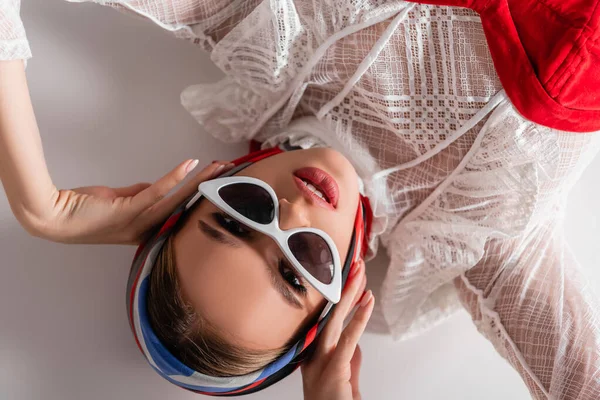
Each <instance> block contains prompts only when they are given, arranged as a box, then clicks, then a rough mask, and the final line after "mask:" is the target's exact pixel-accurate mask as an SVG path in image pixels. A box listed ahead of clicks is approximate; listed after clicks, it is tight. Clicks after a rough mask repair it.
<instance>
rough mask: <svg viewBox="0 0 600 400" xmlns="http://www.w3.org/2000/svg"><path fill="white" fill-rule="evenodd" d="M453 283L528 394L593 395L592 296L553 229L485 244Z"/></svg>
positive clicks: (596, 325)
mask: <svg viewBox="0 0 600 400" xmlns="http://www.w3.org/2000/svg"><path fill="white" fill-rule="evenodd" d="M456 285H457V288H458V290H459V296H460V298H461V300H462V302H463V304H464V305H465V306H466V308H467V310H468V311H469V312H470V313H471V315H472V317H473V320H474V321H475V322H476V324H477V327H478V329H479V331H480V332H482V333H483V334H484V335H485V336H487V337H488V339H490V340H491V341H492V343H493V344H494V346H495V347H496V349H497V350H498V351H499V352H500V354H501V355H502V356H504V357H505V358H506V359H507V360H508V361H509V362H510V363H511V364H512V365H513V367H514V368H515V369H516V370H517V371H518V372H519V374H521V376H522V377H523V380H524V382H525V384H526V385H527V386H528V388H529V390H530V391H531V395H532V397H534V398H536V399H546V398H552V399H573V400H575V399H581V400H583V399H592V398H593V399H597V398H599V396H600V381H598V378H597V377H598V371H600V349H599V348H598V342H599V341H600V320H599V319H598V307H597V305H598V302H597V299H596V298H595V297H594V296H593V294H592V293H591V292H590V291H589V287H588V284H587V281H586V279H585V277H583V276H582V273H581V271H580V268H579V265H578V264H577V262H576V260H575V259H574V258H573V257H572V255H571V253H570V252H569V251H568V249H567V247H566V244H565V243H564V242H563V240H562V237H561V235H560V233H558V232H553V230H552V229H551V228H550V227H548V228H547V229H544V228H540V229H539V232H538V234H536V235H530V237H529V238H527V239H526V240H524V241H523V242H519V241H515V242H513V245H512V246H508V247H505V246H501V245H500V244H499V243H495V244H490V245H489V246H488V248H487V255H486V257H485V259H484V260H483V261H482V262H481V263H479V264H478V265H477V266H476V267H474V268H473V269H471V270H469V271H467V272H466V273H465V274H464V276H463V277H461V278H458V279H457V281H456Z"/></svg>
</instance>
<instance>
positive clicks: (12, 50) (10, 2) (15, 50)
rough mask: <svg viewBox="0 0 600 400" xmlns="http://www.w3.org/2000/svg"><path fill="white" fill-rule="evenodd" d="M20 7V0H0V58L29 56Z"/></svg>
mask: <svg viewBox="0 0 600 400" xmlns="http://www.w3.org/2000/svg"><path fill="white" fill-rule="evenodd" d="M20 8H21V0H0V60H27V59H28V58H31V50H30V49H29V43H28V42H27V37H26V36H25V28H24V27H23V22H22V21H21V17H20V16H19V10H20Z"/></svg>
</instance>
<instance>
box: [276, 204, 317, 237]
mask: <svg viewBox="0 0 600 400" xmlns="http://www.w3.org/2000/svg"><path fill="white" fill-rule="evenodd" d="M309 227H310V219H309V218H308V213H307V210H306V207H305V206H303V205H302V203H290V202H289V201H287V200H286V199H279V228H280V229H281V230H283V231H285V230H288V229H293V228H309Z"/></svg>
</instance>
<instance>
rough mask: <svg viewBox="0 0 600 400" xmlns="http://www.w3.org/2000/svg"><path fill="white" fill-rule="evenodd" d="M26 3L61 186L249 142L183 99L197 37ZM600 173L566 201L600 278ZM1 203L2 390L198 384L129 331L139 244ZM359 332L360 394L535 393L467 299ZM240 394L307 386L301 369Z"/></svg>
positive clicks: (139, 174)
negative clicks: (217, 133)
mask: <svg viewBox="0 0 600 400" xmlns="http://www.w3.org/2000/svg"><path fill="white" fill-rule="evenodd" d="M23 3H24V4H23V8H22V15H23V19H24V21H25V24H26V28H27V29H28V36H29V39H30V42H31V45H32V49H33V53H34V58H33V59H32V60H30V63H29V66H28V70H27V72H28V77H29V83H30V87H31V92H32V97H33V102H34V106H35V109H36V113H37V117H38V122H39V125H40V128H41V131H42V137H43V142H44V148H45V151H46V158H47V162H48V165H49V168H50V171H51V174H52V176H53V178H54V180H55V183H56V184H57V186H59V187H61V188H68V187H77V186H87V185H92V184H104V185H110V186H120V185H129V184H132V183H135V182H139V181H153V180H155V179H157V178H159V177H160V176H162V175H163V174H164V173H166V172H167V171H169V170H170V169H171V168H173V167H174V166H175V165H177V164H178V163H179V162H181V161H183V160H185V159H187V158H192V157H194V158H199V159H200V160H201V162H202V163H208V162H210V161H211V160H214V159H228V158H233V157H234V156H238V155H241V154H242V153H243V152H244V151H245V149H246V146H242V145H238V146H231V145H224V144H221V143H219V142H217V141H216V140H214V139H212V138H211V137H210V136H209V135H208V134H206V133H205V132H203V131H202V130H201V128H200V127H199V126H198V125H197V124H196V123H195V121H194V120H192V118H191V117H190V116H189V115H188V114H187V113H186V112H185V111H184V110H183V108H182V107H181V106H180V105H179V93H180V91H181V90H182V89H183V88H185V87H186V86H187V85H189V84H194V83H200V82H207V81H212V80H215V79H218V78H219V76H220V74H219V72H218V71H217V70H216V68H215V67H214V66H213V65H212V64H211V62H210V60H209V59H208V57H207V56H206V55H205V54H203V53H202V52H201V51H200V50H199V49H198V48H196V47H194V46H193V45H191V44H189V43H187V42H182V41H178V40H176V39H174V38H172V37H171V36H170V35H169V34H168V33H166V32H163V31H161V29H160V28H158V27H155V26H152V25H151V24H150V23H146V22H144V21H140V20H136V19H132V18H129V17H126V16H123V15H120V14H119V13H117V12H115V11H113V10H109V9H105V8H103V7H100V6H96V5H88V4H84V5H77V4H67V3H64V2H62V1H58V0H24V1H23ZM598 172H600V159H597V160H595V162H594V163H593V164H592V165H591V167H590V168H589V169H588V170H587V172H586V173H585V174H584V176H583V177H582V179H581V180H580V182H579V183H578V184H577V186H576V187H575V189H574V190H573V192H572V195H571V202H570V206H569V210H568V211H569V212H568V216H567V217H568V221H567V230H568V232H567V234H568V238H569V241H570V243H571V245H572V247H573V249H574V251H575V254H576V255H577V256H578V258H579V259H580V261H581V262H582V264H584V265H585V266H586V268H587V269H588V270H589V272H588V275H589V276H590V277H592V279H593V280H594V282H596V283H597V282H600V273H598V272H597V271H595V270H597V269H598V268H597V266H598V262H599V261H600V255H599V253H598V251H597V250H598V238H599V237H600V228H599V227H598V224H597V220H598V211H597V208H596V207H595V205H596V204H597V200H596V199H597V198H598V197H599V196H598V195H600V189H599V188H598V186H597V185H595V180H594V174H597V173H598ZM0 218H1V221H2V224H1V225H0V238H1V240H0V257H1V258H0V260H1V261H0V399H19V400H25V399H46V400H54V399H56V400H59V399H60V400H71V399H74V400H79V399H89V400H96V399H97V400H100V399H102V400H106V399H144V400H145V399H148V400H151V399H167V398H168V399H173V400H184V399H192V398H197V396H195V395H193V394H190V393H188V392H186V391H184V390H181V389H179V388H177V387H175V386H172V385H171V384H169V383H168V382H166V381H164V380H162V379H161V378H160V377H159V376H158V375H156V374H155V373H154V372H153V371H152V370H151V369H150V367H148V366H147V364H146V362H145V360H144V359H143V357H142V355H141V354H140V353H139V351H138V349H137V348H136V346H135V344H134V341H133V338H132V335H131V334H130V331H129V326H128V323H127V318H126V314H125V285H126V279H127V274H128V269H129V263H130V260H131V258H132V256H133V253H134V248H133V247H125V246H64V245H60V244H54V243H50V242H45V241H42V240H39V239H35V238H31V237H28V235H27V234H26V233H25V232H24V231H23V230H22V229H21V228H20V226H19V225H18V223H17V222H16V220H15V219H14V217H13V216H12V213H11V211H10V208H9V206H8V203H7V201H6V199H5V198H4V196H0ZM371 268H372V271H373V270H374V269H373V268H377V265H375V266H371ZM361 344H362V347H363V353H364V361H363V370H362V371H363V372H362V376H361V387H362V393H363V398H364V399H378V400H387V399H461V400H462V399H487V400H500V399H511V400H518V399H528V398H529V395H528V392H527V390H526V388H525V386H524V385H523V383H521V381H520V379H519V377H518V375H517V374H516V373H515V372H514V371H513V370H512V369H511V368H510V366H509V365H508V364H507V363H506V362H505V361H504V360H503V359H501V358H500V357H499V356H498V355H497V354H496V353H495V352H494V350H493V348H492V346H491V345H490V344H489V343H488V342H487V341H485V340H484V339H483V338H481V337H480V336H479V335H478V333H477V332H476V329H475V328H474V326H473V324H472V323H471V322H470V320H469V318H468V317H467V315H466V313H461V314H459V315H457V316H455V317H453V318H451V319H450V320H448V321H447V322H445V323H444V324H442V325H440V326H439V327H437V328H435V329H434V330H432V331H430V332H428V333H426V334H424V335H422V336H420V337H418V338H416V339H412V340H409V341H405V342H401V343H393V342H391V340H390V339H389V338H387V337H384V336H378V335H375V334H366V335H365V336H364V337H363V339H362V342H361ZM247 398H248V399H282V398H285V399H301V398H302V393H301V381H300V376H299V374H294V375H293V376H291V377H289V378H288V379H286V380H285V381H283V382H281V383H279V384H278V385H276V386H274V387H272V388H270V389H268V390H266V391H264V392H262V393H259V394H255V395H252V396H248V397H247Z"/></svg>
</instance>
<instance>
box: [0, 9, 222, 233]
mask: <svg viewBox="0 0 600 400" xmlns="http://www.w3.org/2000/svg"><path fill="white" fill-rule="evenodd" d="M19 5H20V2H19V1H18V0H17V1H11V2H8V3H2V4H1V5H0V180H1V181H2V185H3V187H4V190H5V192H6V195H7V197H8V201H9V203H10V206H11V209H12V211H13V213H14V214H15V216H16V218H17V220H18V221H19V222H20V223H21V224H22V226H23V227H24V228H25V229H26V230H27V231H29V232H30V233H31V234H33V235H36V236H39V237H43V238H45V239H49V240H53V241H59V242H65V243H130V244H133V243H138V242H139V241H140V240H142V239H143V237H144V236H145V234H146V233H147V231H148V230H150V229H152V228H153V227H154V226H156V225H157V224H159V223H160V222H162V221H163V220H164V219H165V218H166V217H168V216H169V215H170V214H171V212H172V211H173V210H174V209H175V208H176V207H177V206H178V205H179V204H180V203H181V202H182V201H183V200H185V199H186V198H187V197H188V196H189V195H191V194H192V193H193V192H194V191H195V190H196V188H197V186H198V184H199V183H200V182H201V181H202V180H204V179H209V178H210V177H212V176H213V175H214V174H215V173H216V172H218V171H217V169H218V168H219V166H220V164H216V163H215V164H212V165H210V166H209V167H207V168H205V169H204V171H202V172H201V173H200V174H198V175H197V176H196V177H195V178H194V179H191V180H190V181H189V182H188V183H187V184H186V185H184V186H183V187H182V188H181V189H180V190H179V191H177V192H176V193H174V194H173V195H172V196H170V197H165V196H166V195H167V194H168V193H169V192H170V191H171V189H173V188H174V187H175V186H176V185H177V184H178V183H179V182H181V181H182V180H183V178H184V177H185V176H186V175H187V174H188V173H189V172H190V171H191V170H193V169H194V167H195V166H196V165H197V160H187V161H185V162H183V163H181V164H179V165H178V166H177V167H176V168H175V169H174V170H172V171H171V172H170V173H168V174H167V175H165V176H164V177H163V178H161V179H159V180H158V181H157V182H156V183H154V184H149V183H138V184H135V185H132V186H128V187H123V188H109V187H105V186H91V187H82V188H77V189H73V190H59V189H58V188H56V186H54V184H53V182H52V179H51V178H50V175H49V173H48V169H47V167H46V162H45V160H44V153H43V149H42V142H41V139H40V134H39V130H38V127H37V123H36V120H35V115H34V112H33V107H32V105H31V100H30V98H29V90H28V87H27V80H26V76H25V69H24V62H23V58H27V57H29V46H28V44H27V40H26V38H25V31H24V29H23V25H22V24H21V21H20V18H19ZM221 164H222V163H221ZM221 170H222V169H221Z"/></svg>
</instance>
